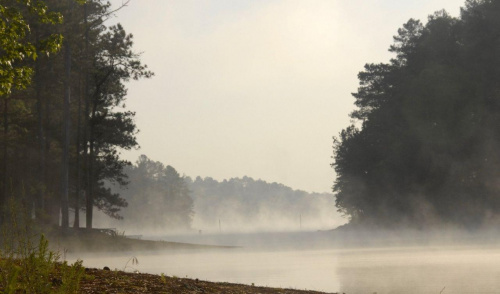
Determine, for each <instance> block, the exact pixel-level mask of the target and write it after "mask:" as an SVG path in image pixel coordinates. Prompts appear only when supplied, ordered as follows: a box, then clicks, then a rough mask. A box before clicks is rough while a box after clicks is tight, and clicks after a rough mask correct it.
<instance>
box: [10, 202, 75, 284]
mask: <svg viewBox="0 0 500 294" xmlns="http://www.w3.org/2000/svg"><path fill="white" fill-rule="evenodd" d="M9 208H10V210H9V212H10V213H9V214H10V221H9V222H8V224H4V229H3V236H2V239H3V246H2V250H1V251H0V289H3V291H4V293H19V292H22V293H77V291H78V289H79V283H80V279H81V278H82V276H83V274H84V268H83V266H82V261H77V262H75V263H74V264H72V265H68V264H67V262H66V261H64V262H62V263H61V262H60V261H59V260H60V255H59V254H58V253H57V252H54V251H51V250H50V249H49V242H48V240H47V239H46V238H45V236H44V235H43V234H41V235H40V234H37V233H36V232H35V231H34V230H33V228H34V225H33V223H32V222H31V220H30V218H29V217H27V213H25V212H24V213H23V212H22V210H20V209H19V208H18V206H16V204H15V202H13V201H12V200H11V201H10V205H9ZM19 212H21V213H19ZM7 226H8V227H7ZM36 236H39V241H38V243H37V244H36V243H34V242H33V239H34V238H36Z"/></svg>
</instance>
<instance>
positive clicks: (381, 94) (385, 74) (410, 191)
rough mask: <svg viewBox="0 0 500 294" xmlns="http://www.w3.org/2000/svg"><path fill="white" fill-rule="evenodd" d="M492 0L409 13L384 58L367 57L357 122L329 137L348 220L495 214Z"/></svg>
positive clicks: (499, 15) (496, 21) (498, 89)
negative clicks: (418, 16)
mask: <svg viewBox="0 0 500 294" xmlns="http://www.w3.org/2000/svg"><path fill="white" fill-rule="evenodd" d="M499 32H500V2H498V1H472V0H471V1H467V2H466V4H465V8H463V9H462V13H461V17H460V18H453V17H450V16H449V15H448V14H447V13H446V12H444V11H439V12H436V13H435V14H433V15H431V16H429V18H428V22H427V23H426V24H425V25H423V24H421V23H420V22H419V21H416V20H413V19H411V20H409V21H408V22H407V23H406V24H404V26H403V28H401V29H400V30H398V35H397V36H395V37H394V41H395V44H394V45H392V46H391V47H390V51H391V52H393V53H395V54H396V57H395V58H394V59H392V60H391V61H390V62H389V63H382V64H367V65H366V66H365V70H364V71H363V72H361V73H360V74H359V76H358V77H359V81H360V87H359V89H358V91H357V92H356V93H354V94H353V96H354V97H355V99H356V102H355V103H356V106H357V107H358V108H357V109H356V110H355V111H354V112H353V113H352V115H351V116H352V118H354V119H358V120H359V123H358V124H356V125H355V126H354V125H353V126H350V127H348V128H346V129H344V130H343V131H342V132H341V133H340V135H339V136H338V137H337V138H335V139H334V159H335V162H334V163H333V164H332V166H333V167H334V168H335V171H336V173H337V179H336V181H335V185H334V192H336V196H337V199H336V204H337V207H338V208H339V210H340V211H341V212H343V213H345V214H346V215H348V216H349V217H350V218H351V221H352V222H355V223H358V222H359V223H363V224H374V225H380V226H384V227H397V226H414V227H417V228H426V227H428V226H431V225H434V224H441V225H457V226H460V227H466V228H477V227H480V226H488V225H495V224H498V223H500V198H498V196H497V195H498V194H499V192H500V187H499V186H498V180H497V179H498V177H499V176H500V155H499V153H498V152H497V150H498V148H499V147H500V127H499V126H500V115H499V114H500V95H499V93H500V86H499V84H498V79H499V78H500V55H499V54H498V52H500V33H499Z"/></svg>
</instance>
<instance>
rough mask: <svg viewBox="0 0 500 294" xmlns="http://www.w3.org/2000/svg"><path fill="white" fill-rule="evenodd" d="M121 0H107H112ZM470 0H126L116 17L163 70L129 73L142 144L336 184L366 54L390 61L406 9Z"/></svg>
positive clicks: (265, 176)
mask: <svg viewBox="0 0 500 294" xmlns="http://www.w3.org/2000/svg"><path fill="white" fill-rule="evenodd" d="M123 2H125V0H111V3H112V5H113V7H117V6H119V5H120V4H121V3H123ZM463 3H464V0H418V1H417V0H307V1H306V0H301V1H299V0H284V1H274V0H266V1H264V0H254V1H246V0H245V1H243V0H197V1H193V0H130V2H129V3H128V5H127V6H126V7H124V8H123V9H121V10H119V11H118V12H117V13H116V17H115V18H114V19H113V20H111V22H120V23H121V24H122V25H123V26H124V28H125V30H126V31H127V32H128V33H132V34H133V35H134V48H135V50H136V52H142V56H141V60H142V61H143V62H144V63H145V64H147V65H148V67H149V68H150V69H151V70H152V71H154V72H155V76H154V77H153V78H152V79H149V80H140V81H132V82H130V83H128V84H127V87H128V98H127V103H126V105H127V108H128V109H130V110H133V111H136V124H137V126H138V128H139V129H140V132H139V134H138V135H137V138H138V141H139V144H140V146H141V148H140V149H139V150H132V151H124V152H122V157H123V158H124V159H127V160H130V161H132V162H135V161H136V160H137V158H138V156H139V155H140V154H145V155H147V156H148V157H149V158H150V159H153V160H156V161H161V162H162V163H164V164H166V165H171V166H173V167H174V168H175V169H176V170H177V171H178V172H179V173H181V174H184V175H186V176H190V177H192V178H195V177H196V176H201V177H212V178H215V179H217V180H223V179H229V178H232V177H243V176H249V177H252V178H254V179H262V180H265V181H267V182H278V183H282V184H284V185H287V186H290V187H292V188H294V189H300V190H305V191H308V192H331V187H332V186H333V182H334V180H335V173H334V170H333V169H332V167H331V166H330V164H331V163H332V162H333V159H332V155H333V148H332V145H333V140H332V137H333V136H337V135H338V134H339V132H340V131H341V130H342V129H343V128H345V127H347V126H348V125H349V124H350V123H351V120H350V118H349V113H350V112H352V111H353V110H354V98H353V97H352V96H351V93H353V92H356V90H357V87H358V79H357V74H358V73H359V72H360V71H362V70H363V66H364V64H366V63H377V62H387V61H388V60H389V59H390V58H391V56H392V55H391V53H389V52H388V51H387V49H388V48H389V46H390V45H391V44H392V42H393V41H392V40H393V39H392V37H393V36H394V35H395V34H396V33H397V29H398V28H400V27H401V26H402V25H403V23H405V22H406V21H408V20H409V19H410V18H415V19H420V20H421V21H423V22H424V23H425V22H426V19H427V16H428V15H429V14H431V13H433V12H434V11H437V10H441V9H446V11H448V12H449V13H450V14H451V15H452V16H458V15H459V12H460V9H459V8H460V6H462V5H463Z"/></svg>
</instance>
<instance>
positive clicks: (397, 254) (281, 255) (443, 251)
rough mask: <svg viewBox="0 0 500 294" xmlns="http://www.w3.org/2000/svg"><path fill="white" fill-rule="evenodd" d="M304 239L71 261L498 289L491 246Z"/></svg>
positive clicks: (498, 265) (268, 282)
mask: <svg viewBox="0 0 500 294" xmlns="http://www.w3.org/2000/svg"><path fill="white" fill-rule="evenodd" d="M307 236H308V235H307V234H306V235H302V238H298V237H299V236H296V235H295V236H287V237H286V238H285V235H281V237H280V238H278V239H281V240H282V241H284V240H286V241H287V242H291V241H293V240H296V244H295V246H293V244H288V245H289V246H283V248H285V250H278V247H280V246H278V245H279V243H280V242H279V241H278V240H276V239H274V241H273V238H271V237H270V236H267V237H265V236H259V238H258V241H257V240H256V239H255V236H253V237H250V236H248V235H245V236H240V237H236V236H232V237H230V236H224V237H221V239H219V240H216V239H217V238H214V239H213V240H212V241H213V242H212V243H219V242H221V241H224V242H228V241H231V239H232V242H233V243H232V244H229V245H242V244H240V243H243V242H246V243H247V244H250V245H249V246H248V247H244V248H234V249H221V250H208V251H178V252H172V251H168V252H155V253H151V252H149V253H147V252H125V253H119V254H113V255H110V254H99V255H79V256H77V255H73V256H70V258H72V259H75V258H78V257H80V258H83V259H84V264H85V265H86V266H92V267H104V266H109V267H111V268H117V269H123V268H124V266H125V264H126V262H127V260H128V259H129V258H130V257H131V256H137V258H138V259H139V262H140V263H139V265H137V266H134V267H136V268H137V269H138V270H139V271H141V272H148V273H156V274H160V273H165V274H167V275H169V276H178V277H185V276H188V277H192V278H199V279H204V280H210V281H224V282H234V283H245V284H252V283H254V284H255V285H262V286H272V287H287V288H297V289H310V290H320V291H326V292H345V293H348V294H350V293H353V294H354V293H370V294H371V293H374V292H377V293H378V294H382V293H439V292H440V291H441V290H442V289H443V288H444V290H443V293H444V294H445V293H478V292H490V293H491V292H498V291H499V289H500V249H497V248H496V247H493V246H490V247H471V246H460V247H451V246H439V247H430V246H427V247H399V248H370V249H366V248H364V249H363V248H354V249H349V248H337V249H328V248H327V247H328V246H327V244H326V243H323V245H324V246H325V247H326V248H325V247H322V248H321V247H320V248H317V249H304V246H305V244H306V243H307V241H304V240H308V239H307V238H306V237H307ZM252 238H253V240H254V241H253V243H252V242H250V239H252ZM287 238H288V239H287ZM175 241H188V240H180V239H177V240H175ZM191 241H195V240H194V239H192V240H191ZM205 241H206V240H205ZM263 241H264V242H263ZM309 241H311V240H309ZM313 241H314V240H313ZM315 241H318V240H315ZM262 242H263V243H262ZM317 243H319V242H317ZM226 244H228V243H226ZM263 244H267V246H266V245H263ZM270 245H272V246H270ZM128 270H130V269H128Z"/></svg>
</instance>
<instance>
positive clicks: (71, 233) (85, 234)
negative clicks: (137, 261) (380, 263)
mask: <svg viewBox="0 0 500 294" xmlns="http://www.w3.org/2000/svg"><path fill="white" fill-rule="evenodd" d="M47 236H48V238H49V241H50V245H51V247H52V248H53V249H55V250H64V251H65V252H70V253H72V252H117V251H159V250H195V249H196V250H203V249H231V248H237V247H235V246H218V245H203V244H191V243H181V242H169V241H161V240H142V239H136V238H129V237H127V236H123V235H119V234H116V232H113V231H112V230H105V229H92V230H86V229H78V230H75V229H69V230H67V231H66V232H63V231H61V230H55V231H52V232H50V233H48V234H47Z"/></svg>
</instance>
